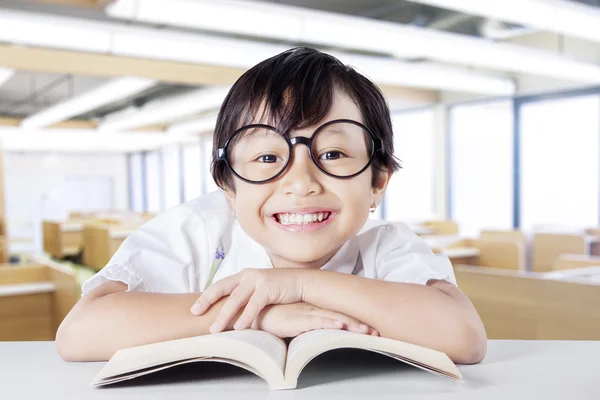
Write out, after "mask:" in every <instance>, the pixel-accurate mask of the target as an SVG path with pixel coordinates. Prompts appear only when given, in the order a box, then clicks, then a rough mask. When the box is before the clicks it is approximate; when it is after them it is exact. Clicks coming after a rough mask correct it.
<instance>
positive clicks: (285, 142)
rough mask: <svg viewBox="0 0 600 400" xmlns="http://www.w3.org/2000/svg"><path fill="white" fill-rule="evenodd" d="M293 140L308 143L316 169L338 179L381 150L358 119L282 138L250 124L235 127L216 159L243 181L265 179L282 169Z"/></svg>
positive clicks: (269, 128)
mask: <svg viewBox="0 0 600 400" xmlns="http://www.w3.org/2000/svg"><path fill="white" fill-rule="evenodd" d="M296 144H304V145H306V147H308V151H309V154H310V158H311V159H312V161H313V162H314V163H315V165H316V166H317V168H319V170H321V171H322V172H323V173H324V174H326V175H329V176H331V177H334V178H339V179H348V178H352V177H355V176H357V175H360V174H361V173H363V172H364V171H365V170H366V169H367V168H368V167H369V165H370V164H371V162H372V161H373V158H374V156H375V153H376V152H377V151H381V150H383V146H382V142H381V139H379V138H377V137H375V135H374V134H373V133H372V132H371V131H370V130H369V129H368V128H367V127H366V126H364V125H363V124H361V123H360V122H357V121H353V120H349V119H337V120H334V121H329V122H326V123H325V124H323V125H321V126H320V127H319V128H317V130H315V132H314V133H313V135H312V136H311V137H310V138H307V137H302V136H296V137H292V138H285V137H283V135H281V134H280V133H279V132H278V131H277V129H276V128H274V127H272V126H269V125H263V124H253V125H246V126H243V127H241V128H239V129H238V130H236V131H235V132H234V133H233V134H232V135H231V137H230V138H229V139H228V140H227V142H226V143H225V146H224V147H222V148H219V149H218V154H217V160H221V161H225V163H226V164H227V166H228V167H229V169H230V170H231V171H232V172H233V173H234V174H235V175H236V176H237V177H238V178H240V179H241V180H243V181H245V182H248V183H255V184H261V183H267V182H270V181H272V180H273V179H275V178H277V177H279V176H280V175H281V174H283V172H284V171H285V170H286V168H287V166H288V165H289V162H290V155H291V154H292V149H293V147H294V146H295V145H296Z"/></svg>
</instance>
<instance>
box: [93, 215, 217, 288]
mask: <svg viewBox="0 0 600 400" xmlns="http://www.w3.org/2000/svg"><path fill="white" fill-rule="evenodd" d="M205 239H206V229H205V226H204V223H203V220H202V217H201V216H200V215H197V214H195V213H194V212H192V211H191V210H189V209H186V208H185V207H182V206H179V207H175V208H173V209H171V210H169V211H167V212H165V213H163V214H161V215H159V216H157V217H156V218H154V219H152V220H151V221H149V222H147V223H146V224H144V225H143V226H142V227H141V228H139V229H138V230H136V231H135V232H133V233H132V234H130V235H129V236H128V237H127V238H126V239H125V240H124V241H123V243H122V244H121V246H120V247H119V249H118V250H117V252H116V253H115V254H114V255H113V257H112V258H111V260H110V261H109V262H108V264H107V265H106V266H105V267H104V268H103V269H102V270H100V271H99V272H98V273H97V274H95V275H94V276H92V277H91V278H90V279H88V280H87V281H86V282H84V284H83V287H82V292H83V294H84V295H85V294H86V293H88V292H89V291H91V290H92V289H94V288H96V287H98V286H99V285H100V284H102V283H103V282H106V281H120V282H123V283H125V284H127V291H139V292H157V293H189V292H193V291H195V290H194V289H195V285H196V282H198V277H197V276H196V275H197V269H196V268H194V262H195V261H196V262H199V261H200V259H201V255H202V253H204V254H206V250H205V249H204V247H205V246H206V240H205Z"/></svg>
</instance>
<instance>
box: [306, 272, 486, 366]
mask: <svg viewBox="0 0 600 400" xmlns="http://www.w3.org/2000/svg"><path fill="white" fill-rule="evenodd" d="M310 272H311V274H310V275H309V276H308V279H307V280H306V284H305V287H304V290H303V300H304V301H306V302H307V303H310V304H314V305H315V306H317V307H320V308H324V309H328V310H332V311H336V312H340V313H344V314H347V315H349V316H351V317H353V318H356V319H358V320H360V321H363V322H364V323H366V324H367V325H369V326H371V327H373V328H374V329H377V330H378V331H379V333H380V334H381V336H382V337H388V338H391V339H397V340H402V341H406V342H410V343H414V344H417V345H421V346H425V347H429V348H432V349H436V350H439V351H442V352H444V353H446V354H447V355H448V356H449V357H450V358H451V359H452V360H453V361H454V362H457V363H464V364H470V363H476V362H479V361H481V360H482V359H483V357H484V356H485V353H486V348H487V338H486V333H485V329H484V327H483V323H482V322H481V319H480V317H479V315H478V314H477V311H476V310H475V307H473V304H472V303H471V301H470V300H469V299H468V298H467V296H466V295H465V294H464V293H463V292H462V291H461V290H460V289H459V288H458V287H456V286H454V285H453V284H451V283H448V282H446V281H436V280H432V281H429V283H428V284H427V285H419V284H410V283H397V282H386V281H380V280H375V279H367V278H362V277H357V276H353V275H347V274H341V273H337V272H331V271H321V270H317V271H310Z"/></svg>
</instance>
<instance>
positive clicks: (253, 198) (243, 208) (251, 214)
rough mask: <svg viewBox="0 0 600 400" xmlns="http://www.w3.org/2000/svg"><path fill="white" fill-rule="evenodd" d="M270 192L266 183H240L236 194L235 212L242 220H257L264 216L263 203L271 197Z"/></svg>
mask: <svg viewBox="0 0 600 400" xmlns="http://www.w3.org/2000/svg"><path fill="white" fill-rule="evenodd" d="M269 196H270V192H269V190H268V188H267V187H264V185H251V184H248V183H241V184H240V183H238V185H237V191H236V196H235V214H236V217H237V219H238V220H240V221H256V219H257V218H262V215H261V212H262V208H263V205H264V204H265V203H266V201H267V200H268V199H269Z"/></svg>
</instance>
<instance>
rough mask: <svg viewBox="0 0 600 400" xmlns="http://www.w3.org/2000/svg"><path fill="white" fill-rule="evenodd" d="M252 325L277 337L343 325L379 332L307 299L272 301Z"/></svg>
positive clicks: (364, 330)
mask: <svg viewBox="0 0 600 400" xmlns="http://www.w3.org/2000/svg"><path fill="white" fill-rule="evenodd" d="M251 327H252V329H259V330H262V331H266V332H269V333H272V334H273V335H275V336H278V337H280V338H287V337H296V336H298V335H300V334H301V333H304V332H308V331H312V330H317V329H345V330H347V331H352V332H357V333H364V334H368V335H373V336H379V332H377V331H376V330H375V329H373V328H369V327H368V326H366V325H365V324H363V323H362V322H360V321H358V320H356V319H354V318H352V317H349V316H347V315H344V314H341V313H337V312H334V311H329V310H323V309H320V308H317V307H315V306H313V305H312V304H308V303H293V304H273V305H269V306H266V307H265V308H263V309H262V311H261V312H260V313H259V315H258V318H256V320H254V321H253V322H252V326H251Z"/></svg>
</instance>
